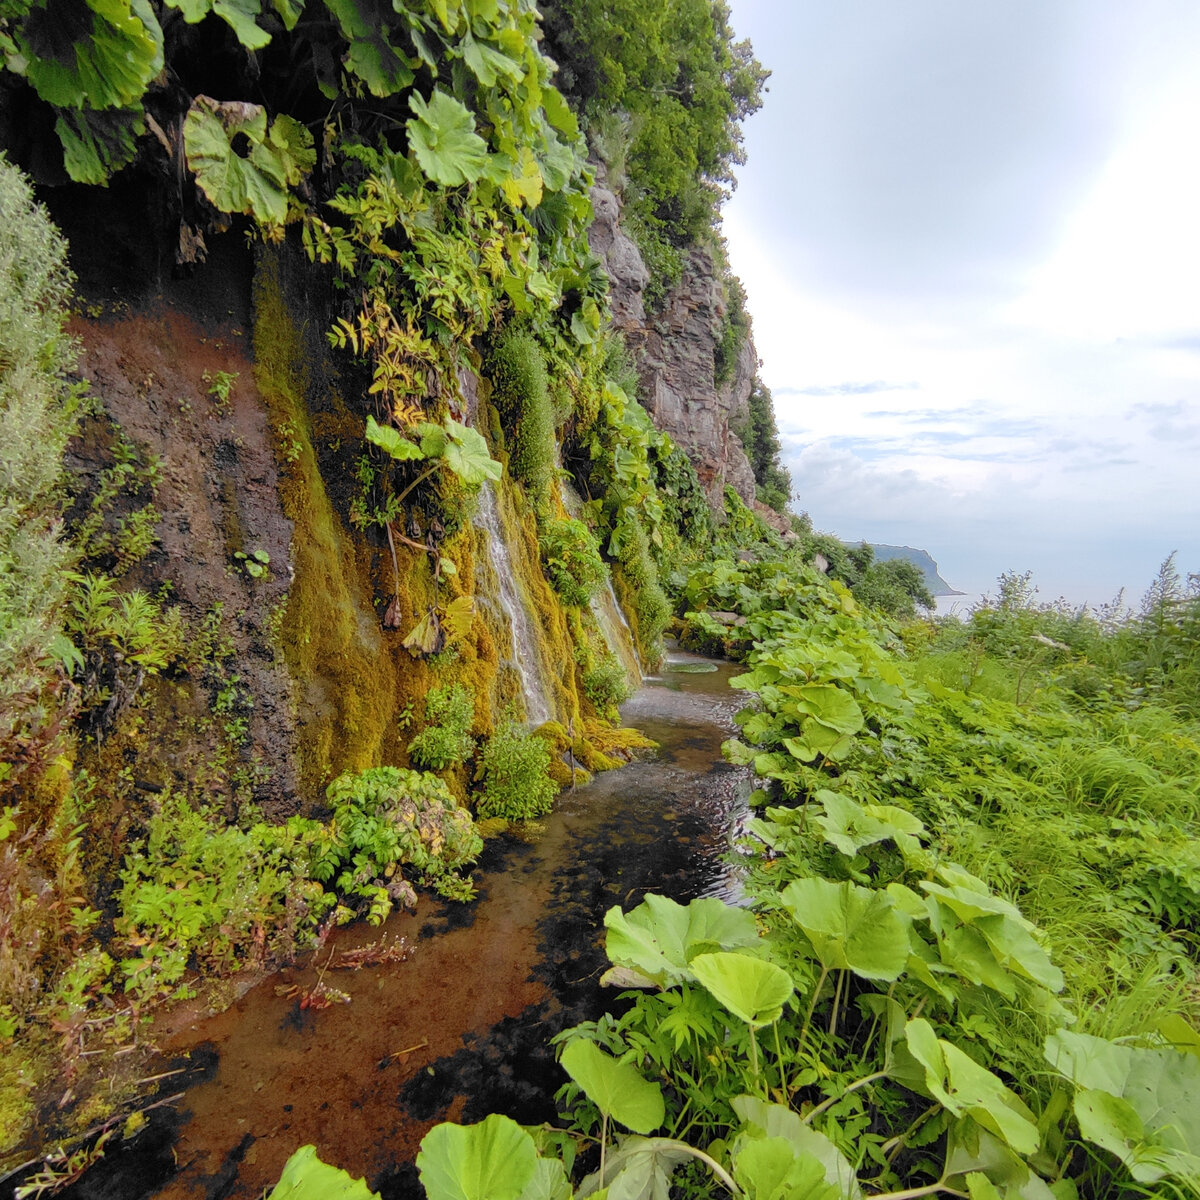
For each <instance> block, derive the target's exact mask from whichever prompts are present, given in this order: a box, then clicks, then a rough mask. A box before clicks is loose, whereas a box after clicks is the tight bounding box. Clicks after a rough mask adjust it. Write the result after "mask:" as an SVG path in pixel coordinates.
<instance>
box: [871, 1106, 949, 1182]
mask: <svg viewBox="0 0 1200 1200" xmlns="http://www.w3.org/2000/svg"><path fill="white" fill-rule="evenodd" d="M941 1107H942V1106H941V1104H940V1103H939V1102H938V1101H937V1100H935V1101H934V1102H933V1103H932V1104H931V1105H930V1106H929V1107H928V1108H927V1109H926V1110H925V1111H924V1112H923V1113H921V1114H920V1115H919V1116H918V1117H917V1119H916V1120H915V1121H914V1122H913V1123H912V1124H911V1125H910V1126H909V1127H908V1128H907V1129H906V1130H905V1131H904V1132H903V1133H901V1134H899V1135H898V1136H897V1137H894V1138H890V1139H889V1140H888V1141H886V1142H884V1143H883V1146H882V1150H883V1152H884V1154H886V1155H887V1164H888V1166H889V1167H890V1166H891V1165H892V1159H894V1158H895V1157H896V1155H897V1154H899V1153H900V1151H901V1150H903V1149H904V1145H905V1143H906V1142H907V1141H908V1139H909V1138H910V1137H912V1135H913V1134H914V1133H916V1131H917V1130H918V1129H919V1128H920V1127H921V1126H922V1125H923V1124H924V1123H925V1122H926V1121H927V1120H929V1118H930V1117H932V1116H933V1114H934V1113H935V1112H937V1111H938V1110H939V1109H940V1108H941Z"/></svg>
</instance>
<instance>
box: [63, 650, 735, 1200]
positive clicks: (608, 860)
mask: <svg viewBox="0 0 1200 1200" xmlns="http://www.w3.org/2000/svg"><path fill="white" fill-rule="evenodd" d="M739 670H740V668H739V667H737V666H735V665H733V664H730V663H724V662H721V663H718V662H713V661H710V660H707V659H703V658H700V657H699V656H696V655H688V654H682V653H674V654H672V655H671V656H670V657H669V659H668V660H667V662H666V663H665V664H664V665H663V669H662V671H661V674H660V676H658V677H656V678H655V679H654V680H651V681H647V682H646V683H645V684H644V685H643V686H642V687H641V688H640V689H639V691H638V692H637V693H636V694H635V695H634V696H633V697H632V698H631V699H630V700H629V701H628V702H627V703H626V704H625V706H624V707H623V709H622V715H623V717H624V719H625V721H626V723H627V724H630V725H633V726H635V727H637V728H639V729H641V730H643V731H644V732H645V733H646V734H648V735H649V736H650V737H652V738H654V739H655V740H656V741H657V742H658V743H659V748H658V750H656V751H653V752H650V753H648V754H647V755H646V756H645V757H644V758H642V759H640V760H638V761H636V762H634V763H631V764H629V765H628V766H625V767H622V768H620V769H618V770H614V771H609V772H606V773H604V774H602V775H600V776H598V777H597V778H596V779H595V780H594V781H593V782H592V783H591V784H589V785H588V786H586V787H581V788H579V789H578V790H576V791H573V792H572V791H566V792H563V793H561V794H560V796H559V798H558V800H557V802H556V805H555V809H554V811H553V812H552V813H551V814H550V815H549V816H548V817H546V818H545V819H544V820H543V821H541V822H538V823H537V824H535V825H531V826H529V827H528V828H525V829H522V830H519V831H514V832H512V833H509V834H505V835H503V836H501V837H498V838H494V839H492V840H490V841H489V842H488V843H487V845H486V848H485V850H484V854H483V857H482V859H481V861H480V864H479V867H478V869H477V870H476V872H475V879H476V883H477V886H478V893H479V894H478V898H477V899H476V900H474V901H472V902H471V903H469V904H465V905H464V904H454V903H450V902H446V901H441V900H438V899H436V898H434V897H431V896H423V897H422V899H421V901H420V904H419V906H418V909H417V911H416V912H415V913H411V912H406V913H399V914H396V915H394V916H393V917H391V918H390V919H389V920H388V921H387V922H386V924H385V925H384V927H383V928H382V929H372V928H369V927H367V926H365V925H355V926H351V927H348V928H346V929H342V930H338V931H336V932H335V933H334V934H333V935H332V937H331V942H330V944H329V945H327V946H326V947H325V948H324V950H323V951H321V952H320V954H319V955H318V956H317V957H316V958H314V960H313V961H312V962H309V963H307V964H305V965H302V966H296V967H292V968H287V969H285V970H282V971H279V972H276V973H275V974H273V975H271V976H269V977H267V978H265V979H263V980H262V981H261V982H259V983H257V985H256V986H254V987H253V988H251V989H250V990H249V991H247V992H246V993H245V994H244V995H242V996H241V997H240V998H239V999H237V1000H236V1001H235V1002H234V1003H233V1004H232V1006H231V1007H229V1008H228V1009H227V1010H226V1011H224V1012H221V1013H218V1014H216V1015H213V1016H204V1015H202V1014H200V1013H198V1012H190V1013H189V1012H188V1010H186V1009H184V1010H181V1011H180V1012H178V1013H176V1014H175V1015H174V1023H173V1027H171V1026H168V1025H167V1024H165V1023H162V1024H160V1027H159V1028H158V1029H157V1031H156V1035H155V1036H156V1038H157V1040H158V1042H159V1045H160V1047H161V1049H162V1051H163V1053H164V1055H165V1056H168V1057H170V1056H173V1061H172V1062H168V1063H166V1064H164V1067H163V1070H173V1069H179V1070H181V1071H182V1073H181V1074H180V1075H178V1076H176V1077H173V1078H171V1079H168V1080H165V1081H164V1085H163V1086H164V1088H165V1089H166V1092H167V1093H170V1094H176V1093H180V1094H181V1095H180V1097H179V1098H178V1099H177V1100H175V1101H174V1102H173V1103H172V1104H170V1105H167V1106H165V1107H163V1108H162V1109H159V1110H157V1111H155V1112H153V1113H151V1114H150V1118H151V1122H150V1128H149V1129H147V1130H145V1131H144V1132H143V1134H141V1135H140V1136H139V1138H137V1139H134V1140H133V1141H132V1143H129V1144H128V1145H123V1146H122V1147H120V1148H118V1149H117V1150H116V1151H114V1152H113V1153H112V1154H111V1155H110V1156H108V1157H106V1158H105V1159H104V1160H103V1161H102V1162H101V1163H100V1164H99V1165H98V1166H97V1167H96V1168H95V1169H94V1170H93V1171H91V1172H89V1173H88V1174H87V1175H86V1176H85V1177H84V1179H83V1180H82V1181H81V1182H80V1183H79V1184H78V1185H76V1186H75V1187H74V1188H73V1189H72V1190H71V1191H70V1192H69V1193H64V1195H70V1196H75V1197H86V1198H87V1200H100V1198H104V1200H110V1198H111V1200H116V1198H117V1197H120V1200H135V1198H139V1197H149V1196H155V1197H160V1198H166V1200H201V1198H204V1200H223V1198H230V1200H250V1198H251V1197H259V1196H261V1195H262V1194H263V1191H264V1189H266V1188H269V1187H270V1186H271V1185H272V1184H273V1183H274V1181H275V1180H276V1179H277V1178H278V1176H279V1172H280V1170H281V1168H282V1166H283V1164H284V1162H285V1161H286V1159H287V1157H288V1156H289V1155H290V1154H291V1153H292V1151H293V1150H295V1149H296V1148H297V1147H299V1146H301V1145H305V1144H307V1143H310V1142H311V1143H314V1144H315V1145H316V1147H317V1150H318V1152H319V1153H320V1154H321V1156H322V1157H323V1158H325V1159H327V1160H328V1161H330V1162H334V1163H336V1164H337V1165H339V1166H342V1167H345V1168H346V1169H347V1170H349V1171H350V1172H351V1173H352V1174H354V1175H362V1176H365V1177H366V1179H367V1182H368V1184H370V1185H371V1187H372V1188H374V1189H375V1190H376V1191H378V1192H379V1194H380V1195H381V1196H382V1197H383V1198H384V1200H393V1198H398V1197H418V1196H420V1195H421V1190H420V1186H419V1183H418V1181H417V1177H416V1172H415V1168H414V1167H413V1166H412V1163H413V1159H414V1158H415V1155H416V1151H417V1147H418V1145H419V1143H420V1140H421V1138H422V1137H423V1136H424V1135H425V1133H426V1132H427V1131H428V1130H429V1128H430V1127H431V1126H432V1125H434V1124H436V1123H437V1122H439V1121H442V1120H454V1121H463V1122H472V1121H478V1120H481V1119H482V1118H483V1117H484V1116H486V1115H487V1113H489V1112H504V1113H507V1114H509V1115H510V1116H513V1117H514V1118H516V1119H517V1120H519V1121H522V1122H540V1121H544V1120H551V1119H553V1116H554V1107H553V1095H554V1092H555V1091H556V1090H557V1088H558V1087H559V1086H560V1085H561V1083H562V1082H563V1079H564V1076H563V1075H562V1072H561V1071H560V1069H559V1068H558V1066H557V1064H556V1063H555V1060H554V1053H553V1049H552V1048H551V1047H550V1045H549V1041H550V1039H551V1038H552V1037H553V1036H554V1034H555V1033H557V1032H559V1031H560V1030H562V1029H565V1028H568V1027H570V1026H572V1025H574V1024H577V1023H578V1022H579V1021H581V1020H586V1019H594V1018H595V1017H597V1016H598V1015H599V1014H600V1013H601V1012H602V1011H603V1010H604V1008H605V1007H606V1005H607V1003H608V1002H609V1001H610V1000H611V997H612V995H613V993H611V992H606V991H604V990H603V989H601V988H600V987H599V978H600V975H601V974H602V973H603V971H604V969H605V968H606V966H607V959H606V958H605V956H604V949H603V918H604V913H605V912H606V911H607V909H608V908H609V907H611V906H612V905H614V904H616V905H620V906H622V907H623V908H626V909H628V908H630V907H632V906H634V905H636V904H637V903H639V902H640V900H641V899H642V897H643V895H644V894H645V893H646V892H648V891H655V892H660V893H663V894H666V895H668V896H671V897H673V898H674V899H676V900H680V901H683V902H686V901H687V900H689V899H692V898H694V897H696V896H700V895H717V896H721V897H724V898H726V899H729V900H736V899H737V897H738V894H739V872H738V868H737V865H736V855H735V854H734V853H733V852H732V848H733V846H734V843H735V841H736V839H737V837H738V835H739V833H740V831H741V828H742V825H743V822H744V820H745V818H746V816H747V813H748V810H747V808H746V797H747V796H748V794H749V791H750V787H751V784H750V779H749V776H748V774H747V773H746V771H745V770H744V769H742V768H735V767H732V766H730V765H729V764H728V763H726V762H724V760H723V759H722V757H721V750H720V747H721V743H722V741H723V740H724V739H726V738H727V737H729V736H730V735H731V734H732V733H733V731H734V724H733V716H734V714H735V713H736V712H737V710H738V708H739V707H740V706H741V703H742V697H741V694H740V693H737V692H734V691H732V690H731V689H730V688H729V687H728V680H729V678H730V677H731V676H732V675H733V674H736V673H737V672H738V671H739ZM381 935H383V936H385V937H387V938H388V939H400V938H403V939H405V941H406V943H407V945H408V947H409V953H408V955H407V957H406V958H405V959H404V961H400V962H389V963H382V964H379V965H376V966H370V967H364V968H362V969H360V970H357V971H338V972H337V973H336V976H334V975H333V974H332V973H331V974H330V975H329V976H328V977H327V979H328V981H329V982H331V983H333V984H334V985H336V987H338V988H339V989H341V990H342V991H344V992H346V993H347V994H348V995H349V996H350V1002H349V1003H347V1004H338V1005H334V1006H332V1007H330V1008H327V1009H324V1010H322V1011H317V1012H314V1011H305V1010H302V1009H301V1008H300V1006H299V1003H298V1001H297V999H296V997H297V995H298V994H302V993H303V990H304V989H308V988H311V987H312V986H313V984H314V983H315V982H316V980H317V978H318V977H319V976H320V975H321V973H322V972H323V970H324V969H325V967H326V965H327V962H328V960H329V958H330V956H331V953H332V951H333V950H335V949H336V950H338V951H341V950H347V949H351V948H354V947H357V946H362V945H364V944H366V943H370V942H374V941H376V940H377V939H379V938H380V936H381Z"/></svg>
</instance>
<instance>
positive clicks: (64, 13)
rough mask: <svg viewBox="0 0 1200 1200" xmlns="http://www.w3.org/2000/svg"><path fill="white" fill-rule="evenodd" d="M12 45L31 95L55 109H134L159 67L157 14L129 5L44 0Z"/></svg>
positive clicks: (111, 0)
mask: <svg viewBox="0 0 1200 1200" xmlns="http://www.w3.org/2000/svg"><path fill="white" fill-rule="evenodd" d="M18 11H20V10H19V9H18ZM16 43H17V46H18V48H19V49H20V51H21V53H22V55H23V56H24V57H25V60H26V66H25V73H26V77H27V78H28V80H29V82H30V83H31V84H32V85H33V88H34V90H35V91H36V92H37V94H38V95H39V96H41V98H42V99H43V100H45V101H47V102H48V103H50V104H54V105H57V106H58V107H59V108H89V109H104V108H129V107H131V106H135V105H138V104H140V102H141V99H142V97H143V95H145V92H146V88H147V87H148V86H149V84H150V81H151V80H152V79H153V78H154V77H155V76H156V75H157V74H158V73H159V72H160V71H161V70H162V66H163V53H162V48H163V35H162V29H161V28H160V26H159V23H158V20H157V18H156V17H155V15H154V10H153V9H152V8H151V7H150V6H149V5H148V4H145V3H136V2H134V3H131V0H42V2H41V3H38V4H34V5H32V6H31V7H30V8H29V15H28V16H27V17H26V18H25V20H24V21H23V22H22V23H21V26H20V29H19V30H18V32H17V35H16Z"/></svg>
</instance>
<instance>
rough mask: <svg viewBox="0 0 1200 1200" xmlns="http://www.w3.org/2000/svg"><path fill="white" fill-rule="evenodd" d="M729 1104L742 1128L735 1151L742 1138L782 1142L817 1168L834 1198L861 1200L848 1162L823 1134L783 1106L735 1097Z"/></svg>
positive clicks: (858, 1188) (749, 1097) (859, 1189)
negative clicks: (822, 1174) (814, 1163)
mask: <svg viewBox="0 0 1200 1200" xmlns="http://www.w3.org/2000/svg"><path fill="white" fill-rule="evenodd" d="M731 1103H732V1106H733V1111H734V1112H735V1113H737V1115H738V1116H739V1117H740V1118H741V1119H742V1123H743V1127H744V1128H743V1133H741V1134H740V1135H739V1138H738V1141H737V1142H736V1143H735V1149H736V1147H737V1145H740V1142H741V1140H742V1139H746V1138H751V1137H754V1138H763V1137H765V1138H782V1139H784V1140H785V1141H786V1142H787V1143H788V1144H789V1145H790V1146H791V1147H792V1150H793V1152H794V1153H795V1154H798V1155H804V1156H806V1157H808V1158H813V1159H815V1160H816V1161H817V1162H819V1163H820V1164H821V1167H822V1170H823V1171H824V1174H825V1180H826V1182H827V1183H829V1184H832V1185H833V1187H834V1188H835V1189H836V1192H837V1195H838V1196H841V1197H846V1200H861V1197H862V1188H861V1187H860V1186H859V1183H858V1176H857V1175H855V1173H854V1168H853V1167H852V1166H851V1165H850V1160H849V1159H848V1158H847V1157H846V1156H845V1155H844V1154H843V1153H842V1152H841V1151H840V1150H839V1149H838V1148H837V1147H836V1146H835V1145H834V1144H833V1142H831V1141H830V1140H829V1138H827V1137H826V1136H825V1135H824V1134H823V1133H821V1132H820V1131H818V1130H816V1129H813V1128H812V1127H811V1126H809V1125H805V1124H804V1122H803V1121H801V1120H800V1115H799V1114H798V1113H796V1112H793V1111H792V1109H790V1108H788V1106H787V1105H785V1104H770V1103H768V1102H767V1101H766V1100H762V1099H760V1098H759V1097H758V1096H737V1097H735V1098H734V1099H733V1101H731Z"/></svg>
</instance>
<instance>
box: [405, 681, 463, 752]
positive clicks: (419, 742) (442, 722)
mask: <svg viewBox="0 0 1200 1200" xmlns="http://www.w3.org/2000/svg"><path fill="white" fill-rule="evenodd" d="M425 720H426V721H427V722H428V724H427V725H426V726H425V728H424V729H422V730H421V732H420V733H418V734H417V736H416V737H415V738H413V740H412V741H411V742H409V744H408V754H409V757H410V758H411V759H412V760H413V762H415V763H416V764H417V765H418V766H421V767H432V768H433V769H434V770H435V771H441V770H444V769H445V768H446V767H448V766H450V765H451V764H453V763H460V762H463V761H464V760H465V759H467V758H469V757H470V754H471V751H472V750H473V749H474V748H475V739H474V738H473V737H472V736H471V726H472V724H473V723H474V721H475V700H474V697H473V696H472V695H471V690H470V688H468V687H466V686H464V685H463V684H461V683H455V684H451V685H448V686H446V687H440V688H433V689H431V690H430V692H429V695H428V696H427V697H426V698H425Z"/></svg>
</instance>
